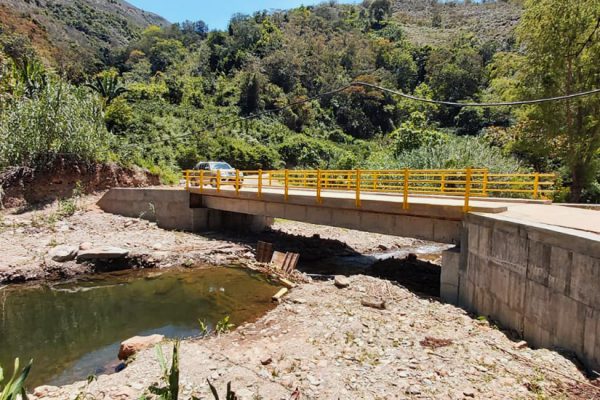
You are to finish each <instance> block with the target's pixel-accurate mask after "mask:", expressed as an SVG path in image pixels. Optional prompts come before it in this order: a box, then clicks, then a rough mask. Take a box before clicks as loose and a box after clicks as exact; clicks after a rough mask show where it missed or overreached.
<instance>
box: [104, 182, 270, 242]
mask: <svg viewBox="0 0 600 400" xmlns="http://www.w3.org/2000/svg"><path fill="white" fill-rule="evenodd" d="M98 206H99V207H100V208H101V209H102V210H104V211H106V212H109V213H112V214H118V215H123V216H125V217H132V218H143V219H146V220H149V221H153V222H156V223H157V225H158V226H159V227H161V228H164V229H171V230H179V231H188V232H201V231H207V230H218V229H231V230H240V231H253V232H258V231H262V230H263V229H265V228H266V227H268V226H270V225H271V224H272V223H273V220H272V218H268V217H264V216H258V215H248V214H240V213H234V212H227V211H220V210H212V209H209V208H201V207H198V204H194V203H193V200H192V199H191V198H190V193H188V192H186V191H184V190H181V189H152V188H143V189H142V188H115V189H111V190H109V191H108V192H106V193H105V194H104V196H102V198H101V199H100V201H99V202H98ZM192 206H196V207H194V208H192Z"/></svg>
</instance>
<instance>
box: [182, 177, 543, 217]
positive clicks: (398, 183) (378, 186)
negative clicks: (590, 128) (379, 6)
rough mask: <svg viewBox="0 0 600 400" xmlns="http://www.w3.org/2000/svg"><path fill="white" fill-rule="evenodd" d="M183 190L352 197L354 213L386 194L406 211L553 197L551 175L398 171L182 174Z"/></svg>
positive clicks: (320, 200) (287, 195) (320, 199)
mask: <svg viewBox="0 0 600 400" xmlns="http://www.w3.org/2000/svg"><path fill="white" fill-rule="evenodd" d="M184 178H185V185H186V190H190V188H194V187H197V188H198V190H199V191H200V192H202V191H203V189H204V187H206V186H212V187H214V188H216V190H217V192H220V191H221V190H222V189H223V188H227V187H232V188H233V189H234V190H235V192H236V194H237V195H239V192H240V190H242V188H244V189H255V190H256V193H257V196H258V197H259V198H260V197H261V196H262V193H263V191H264V190H266V189H267V190H268V189H279V190H281V189H283V196H284V199H285V200H286V201H287V199H288V197H289V192H290V189H292V190H293V189H306V190H311V191H313V190H314V191H315V196H316V200H317V202H319V203H321V202H322V193H323V192H324V191H344V192H353V193H354V197H355V200H356V207H360V206H361V199H362V195H363V194H369V193H389V194H399V195H402V196H403V203H402V204H403V208H404V209H408V208H409V195H444V196H455V197H461V198H463V199H464V206H463V209H464V211H465V212H467V211H468V210H469V201H470V199H472V198H480V197H483V198H485V197H492V196H494V197H513V198H515V197H516V198H529V199H544V198H548V197H549V196H550V195H551V194H552V193H553V192H554V190H553V187H554V184H555V182H554V180H555V175H554V174H541V173H532V174H496V173H490V172H489V171H488V170H487V169H476V168H466V169H439V170H438V169H429V170H415V169H401V170H361V169H357V170H292V169H289V170H288V169H286V170H265V171H263V170H254V171H240V170H236V171H235V176H227V177H225V176H221V172H220V171H217V173H216V176H215V175H214V174H211V175H206V176H205V174H204V171H199V170H186V171H184Z"/></svg>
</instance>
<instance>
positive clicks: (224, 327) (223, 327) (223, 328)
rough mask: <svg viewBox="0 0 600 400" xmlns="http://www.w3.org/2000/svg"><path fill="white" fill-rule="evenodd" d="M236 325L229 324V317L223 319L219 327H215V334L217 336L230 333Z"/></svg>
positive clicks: (218, 323)
mask: <svg viewBox="0 0 600 400" xmlns="http://www.w3.org/2000/svg"><path fill="white" fill-rule="evenodd" d="M234 326H235V325H234V324H232V323H230V322H229V315H227V316H225V317H223V319H222V320H220V321H219V322H217V326H216V327H215V332H216V333H217V335H220V334H222V333H229V332H230V331H231V330H232V329H233V327H234Z"/></svg>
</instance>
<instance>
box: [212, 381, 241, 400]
mask: <svg viewBox="0 0 600 400" xmlns="http://www.w3.org/2000/svg"><path fill="white" fill-rule="evenodd" d="M206 381H207V382H208V386H210V391H211V392H212V394H213V397H214V398H215V400H220V397H219V393H218V392H217V389H216V388H215V387H214V385H213V384H212V383H210V381H209V380H208V379H207V380H206ZM225 400H238V397H237V395H236V394H235V392H234V391H233V390H231V382H228V383H227V393H226V394H225Z"/></svg>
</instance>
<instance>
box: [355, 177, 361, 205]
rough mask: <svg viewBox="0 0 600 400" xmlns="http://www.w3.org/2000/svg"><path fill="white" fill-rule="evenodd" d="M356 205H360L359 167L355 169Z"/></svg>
mask: <svg viewBox="0 0 600 400" xmlns="http://www.w3.org/2000/svg"><path fill="white" fill-rule="evenodd" d="M356 207H360V169H357V170H356Z"/></svg>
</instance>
